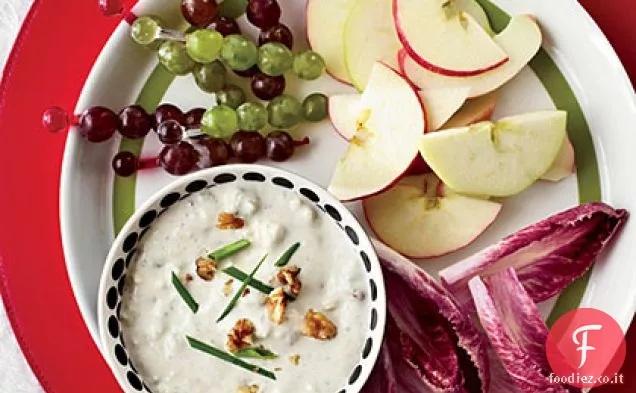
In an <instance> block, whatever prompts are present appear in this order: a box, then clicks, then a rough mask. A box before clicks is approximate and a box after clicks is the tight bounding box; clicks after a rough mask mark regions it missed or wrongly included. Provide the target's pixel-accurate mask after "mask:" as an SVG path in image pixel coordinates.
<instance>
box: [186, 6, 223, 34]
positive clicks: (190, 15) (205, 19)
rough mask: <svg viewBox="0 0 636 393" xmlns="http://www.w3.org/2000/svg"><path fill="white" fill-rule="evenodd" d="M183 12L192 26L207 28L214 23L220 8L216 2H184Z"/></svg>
mask: <svg viewBox="0 0 636 393" xmlns="http://www.w3.org/2000/svg"><path fill="white" fill-rule="evenodd" d="M181 12H182V13H183V17H184V18H185V19H186V20H187V21H188V23H190V24H191V25H192V26H196V27H205V26H207V25H209V24H210V23H212V21H214V18H216V16H217V15H218V13H219V7H218V6H217V4H216V0H182V1H181Z"/></svg>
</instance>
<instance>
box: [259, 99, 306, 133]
mask: <svg viewBox="0 0 636 393" xmlns="http://www.w3.org/2000/svg"><path fill="white" fill-rule="evenodd" d="M267 115H268V117H269V124H271V125H272V126H273V127H276V128H292V127H293V126H295V125H296V124H298V123H300V121H301V120H302V118H303V108H302V105H301V104H300V102H299V101H298V100H297V99H296V98H294V97H292V96H289V95H287V94H283V95H280V96H278V97H276V98H274V99H273V100H271V101H270V102H269V104H268V105H267Z"/></svg>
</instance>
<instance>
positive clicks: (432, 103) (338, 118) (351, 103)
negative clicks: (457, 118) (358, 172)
mask: <svg viewBox="0 0 636 393" xmlns="http://www.w3.org/2000/svg"><path fill="white" fill-rule="evenodd" d="M418 94H419V96H420V99H421V100H422V104H423V105H424V110H425V111H426V122H427V126H428V128H430V129H431V130H436V129H438V128H439V127H441V125H442V124H444V123H446V121H447V120H448V119H450V118H451V116H453V114H454V113H455V112H457V110H458V109H459V108H461V106H462V104H463V103H464V102H465V101H466V97H467V96H468V89H467V88H452V89H437V90H430V91H427V92H422V91H419V92H418ZM360 99H361V95H360V94H337V95H333V96H330V97H329V103H328V109H329V119H330V120H331V124H332V125H333V127H334V129H335V130H336V132H338V134H340V136H342V137H343V138H344V139H345V140H347V141H350V140H351V138H353V134H354V133H355V132H356V119H357V117H358V116H359V115H360Z"/></svg>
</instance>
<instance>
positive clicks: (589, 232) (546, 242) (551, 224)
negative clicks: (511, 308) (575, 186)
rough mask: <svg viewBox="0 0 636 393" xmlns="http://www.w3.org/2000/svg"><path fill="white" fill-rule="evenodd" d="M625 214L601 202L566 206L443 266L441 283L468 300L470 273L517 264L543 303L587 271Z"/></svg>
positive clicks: (520, 274) (482, 273) (524, 282)
mask: <svg viewBox="0 0 636 393" xmlns="http://www.w3.org/2000/svg"><path fill="white" fill-rule="evenodd" d="M627 216H628V214H627V211H625V210H622V209H618V210H615V209H613V208H611V207H610V206H608V205H606V204H604V203H601V202H592V203H587V204H584V205H581V206H577V207H575V208H572V209H569V210H566V211H564V212H561V213H559V214H556V215H554V216H552V217H549V218H547V219H545V220H543V221H541V222H538V223H537V224H534V225H531V226H529V227H526V228H524V229H522V230H520V231H518V232H516V233H514V234H512V235H510V236H508V237H506V238H504V239H503V240H501V241H499V242H498V243H496V244H493V245H492V246H490V247H487V248H485V249H484V250H482V251H480V252H478V253H476V254H474V255H472V256H470V257H468V258H466V259H464V260H463V261H460V262H458V263H456V264H454V265H452V266H449V267H448V268H446V269H444V270H442V271H441V272H440V278H441V280H442V284H443V285H444V286H445V287H446V288H447V289H448V290H449V291H450V292H451V293H453V294H454V295H455V296H456V297H457V298H458V299H460V302H461V303H465V304H470V303H469V301H470V296H469V294H468V292H467V289H468V288H467V287H466V285H467V283H468V281H469V280H470V279H471V278H473V277H475V276H478V275H479V276H482V277H485V276H488V275H491V274H493V273H495V272H498V271H501V270H505V269H507V268H508V267H514V268H515V271H516V272H517V276H518V277H519V280H520V281H521V283H522V285H523V287H524V288H525V289H526V291H527V292H528V294H529V295H530V297H532V299H533V300H534V301H535V302H542V301H544V300H547V299H549V298H550V297H552V296H554V295H556V294H558V293H560V292H561V291H563V290H564V289H565V288H566V287H567V286H568V285H569V284H570V283H572V282H573V281H574V280H575V279H577V278H579V277H581V276H582V275H583V274H585V272H586V271H587V270H588V269H589V268H590V267H591V266H592V264H593V263H594V261H595V260H596V257H597V256H598V255H599V253H600V252H601V251H602V250H603V248H604V247H605V246H606V245H607V244H608V242H609V241H610V240H611V239H612V237H613V236H614V235H615V234H616V233H617V231H618V230H619V229H620V227H621V225H622V224H623V223H624V222H625V221H626V220H627Z"/></svg>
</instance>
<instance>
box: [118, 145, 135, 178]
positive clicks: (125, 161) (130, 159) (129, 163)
mask: <svg viewBox="0 0 636 393" xmlns="http://www.w3.org/2000/svg"><path fill="white" fill-rule="evenodd" d="M112 165H113V170H114V171H115V173H116V174H118V175H119V176H122V177H128V176H131V175H132V174H133V173H135V172H137V166H138V160H137V157H136V156H135V155H134V154H133V153H131V152H129V151H121V152H119V153H117V154H115V157H113V162H112Z"/></svg>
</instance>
